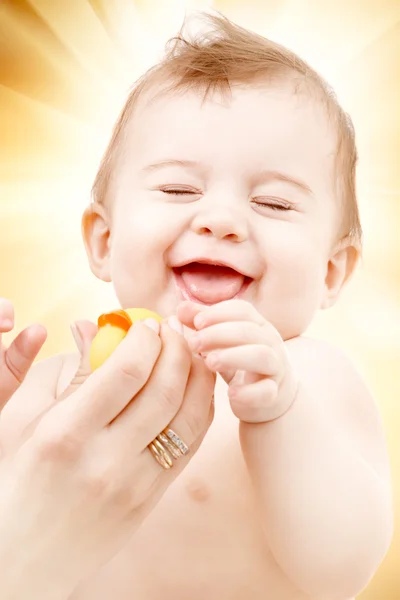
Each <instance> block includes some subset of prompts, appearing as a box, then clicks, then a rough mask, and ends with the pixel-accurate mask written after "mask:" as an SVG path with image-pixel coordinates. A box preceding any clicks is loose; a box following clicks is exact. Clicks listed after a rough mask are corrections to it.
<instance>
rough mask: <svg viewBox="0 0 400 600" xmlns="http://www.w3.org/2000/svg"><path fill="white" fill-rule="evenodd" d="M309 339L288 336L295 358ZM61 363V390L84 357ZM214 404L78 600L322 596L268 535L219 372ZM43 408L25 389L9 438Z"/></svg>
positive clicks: (11, 414) (6, 425)
mask: <svg viewBox="0 0 400 600" xmlns="http://www.w3.org/2000/svg"><path fill="white" fill-rule="evenodd" d="M310 344H315V345H316V347H318V344H319V343H318V342H313V341H312V340H307V339H302V338H298V339H297V340H292V341H291V342H289V343H287V347H288V348H289V351H290V353H291V356H292V359H293V360H294V361H296V360H297V359H296V357H298V356H300V355H301V353H302V351H303V352H304V351H305V350H307V351H309V348H310ZM62 363H63V365H64V366H63V368H62V370H61V371H60V369H59V366H58V368H55V369H54V372H53V373H49V377H53V378H54V377H55V378H56V379H58V384H57V387H58V390H57V393H58V394H60V393H62V392H63V390H64V389H65V388H67V387H68V385H69V382H70V381H71V378H73V376H74V373H75V371H76V368H77V364H78V359H77V357H76V356H70V357H67V358H66V359H64V360H63V361H62ZM58 365H60V362H58ZM297 366H298V368H301V361H299V360H297ZM26 392H27V394H29V390H26ZM23 404H25V405H26V406H27V408H28V410H27V411H25V412H23V411H21V410H20V407H21V406H22V405H23ZM29 404H30V406H29ZM215 406H216V410H215V418H214V422H213V425H212V427H211V428H210V430H209V432H208V434H207V436H206V439H205V440H204V442H203V444H202V446H201V448H200V449H199V451H198V453H197V455H196V456H195V457H194V459H192V461H191V463H190V464H189V465H188V466H187V468H186V469H185V471H184V472H183V473H182V474H181V475H180V477H178V479H177V480H176V481H175V482H174V483H173V484H172V485H171V487H170V488H169V490H168V491H167V492H166V494H165V495H164V497H163V498H162V500H161V501H160V502H159V504H158V505H157V506H156V507H155V508H154V509H153V511H152V512H151V514H150V515H149V516H148V517H147V518H146V520H145V522H144V523H143V525H142V526H141V527H140V529H139V530H138V531H136V533H135V535H133V536H132V538H131V539H130V541H129V542H128V543H127V544H126V545H125V547H123V548H122V549H121V550H120V551H119V552H118V553H117V554H116V555H115V557H114V558H113V559H112V560H111V561H109V562H108V563H107V564H105V565H104V566H103V567H102V568H101V569H100V570H98V571H97V572H96V574H95V575H94V576H93V575H92V576H90V577H88V578H87V579H86V580H84V581H83V582H81V584H80V585H78V586H77V588H76V590H75V592H74V593H73V594H72V596H70V599H71V600H95V599H96V600H99V599H100V600H102V599H103V598H104V600H105V599H107V598H109V597H110V596H113V597H114V598H116V599H118V600H128V599H131V598H132V597H134V598H137V599H138V600H151V599H153V598H155V597H158V596H160V595H162V597H163V598H166V599H167V600H170V599H171V600H172V599H173V598H182V599H184V598H187V597H189V596H190V597H191V598H194V599H195V600H197V599H199V600H200V599H203V598H204V597H207V598H210V599H211V600H212V599H214V598H215V599H216V600H217V599H224V600H225V599H226V600H228V599H229V600H231V599H234V600H235V599H237V600H245V599H247V598H249V597H250V596H251V597H252V598H255V599H258V598H259V599H260V600H261V599H265V598H271V599H273V600H321V599H320V597H317V596H310V595H308V594H306V593H305V592H303V591H301V590H300V589H298V588H297V587H296V585H294V584H293V583H292V582H291V581H290V580H289V579H288V577H287V575H286V574H285V573H284V572H283V570H282V569H281V568H280V567H279V566H278V564H277V562H276V559H275V558H274V556H273V554H272V552H271V550H270V548H269V546H268V543H267V542H266V538H265V535H264V534H263V532H262V528H261V526H260V513H259V512H258V510H257V503H256V498H255V494H254V490H253V487H252V484H251V482H250V478H249V474H248V472H247V469H246V466H245V463H244V460H243V454H242V450H241V447H240V443H239V436H238V421H237V419H236V418H235V417H234V416H233V414H232V411H231V409H230V406H229V401H228V399H227V386H226V384H225V382H223V381H222V379H220V378H219V379H218V381H217V385H216V388H215ZM43 408H46V407H43V406H40V404H36V403H35V404H32V402H31V399H30V398H29V397H28V395H25V394H23V393H20V394H19V395H18V396H17V397H16V401H14V402H12V403H10V404H9V406H8V409H7V410H6V411H4V414H3V421H2V431H3V432H5V439H6V441H7V440H8V443H10V441H11V440H12V438H13V437H14V436H18V435H19V433H20V431H22V430H23V429H24V428H25V426H26V425H27V423H28V422H29V421H30V420H31V419H32V418H35V415H37V414H39V413H40V411H41V410H42V409H43ZM380 452H382V455H381V454H380ZM373 455H374V457H375V458H376V460H377V461H378V462H379V461H380V460H384V453H383V451H382V450H378V448H377V449H376V450H374V451H373ZM193 582H195V585H194V584H193ZM343 600H349V599H348V598H344V597H343Z"/></svg>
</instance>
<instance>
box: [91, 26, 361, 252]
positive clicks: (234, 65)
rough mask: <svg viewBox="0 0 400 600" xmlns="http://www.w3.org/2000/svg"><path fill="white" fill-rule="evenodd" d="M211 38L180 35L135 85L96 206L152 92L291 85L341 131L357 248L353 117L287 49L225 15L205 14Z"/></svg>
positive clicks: (346, 211) (349, 234)
mask: <svg viewBox="0 0 400 600" xmlns="http://www.w3.org/2000/svg"><path fill="white" fill-rule="evenodd" d="M204 20H205V21H206V22H207V24H208V29H207V31H206V33H200V34H197V35H196V36H194V37H193V38H192V39H191V38H190V37H189V36H187V35H185V34H184V30H185V25H186V22H185V23H184V25H183V27H182V29H181V31H180V33H179V34H178V35H177V36H176V37H174V38H172V39H171V40H170V41H169V42H168V44H167V47H166V53H165V56H164V58H163V60H162V61H161V62H160V63H159V64H157V65H155V66H154V67H152V68H151V69H149V70H148V71H147V72H146V73H145V74H144V75H143V76H142V77H141V78H140V79H139V80H138V81H137V82H136V84H135V86H134V87H133V89H132V91H131V93H130V94H129V96H128V99H127V101H126V103H125V106H124V108H123V110H122V112H121V114H120V116H119V118H118V120H117V122H116V124H115V127H114V130H113V133H112V137H111V140H110V142H109V144H108V147H107V149H106V152H105V154H104V156H103V159H102V162H101V165H100V168H99V170H98V173H97V175H96V178H95V181H94V184H93V188H92V197H93V200H94V201H95V202H104V201H105V200H106V198H107V195H108V192H109V188H110V184H111V178H112V174H113V171H114V168H115V164H116V160H117V158H118V151H119V149H120V148H121V146H122V145H123V140H124V136H125V135H126V129H127V127H126V126H127V123H128V122H129V121H130V119H131V118H132V115H133V112H134V109H135V108H136V106H137V104H138V101H139V99H140V98H141V97H142V96H143V94H144V93H145V92H146V91H148V90H149V89H150V88H153V87H157V86H158V87H159V89H160V90H161V91H162V92H164V91H166V90H167V91H168V90H191V89H195V90H200V91H203V93H204V99H206V98H207V96H208V95H209V94H210V93H213V92H220V93H223V94H226V93H229V91H230V89H231V85H232V84H251V83H254V82H256V81H260V80H264V81H265V79H268V80H269V81H273V80H289V81H291V82H292V83H293V84H294V88H295V89H297V90H299V89H300V88H302V89H306V90H307V91H308V92H309V93H313V94H314V95H315V94H316V97H317V98H318V99H319V100H320V101H322V102H323V104H324V107H325V108H326V110H327V115H329V117H330V119H331V120H332V123H333V124H334V127H335V130H336V132H337V152H336V157H335V169H334V177H335V186H336V190H335V191H336V192H337V195H338V196H339V199H340V201H341V203H342V207H343V211H342V212H343V216H342V223H341V227H340V234H339V235H340V238H341V239H346V240H348V241H349V242H350V243H352V244H353V245H354V246H355V247H357V248H358V249H360V248H361V244H362V228H361V224H360V218H359V211H358V205H357V197H356V185H355V175H356V164H357V149H356V143H355V133H354V127H353V124H352V121H351V119H350V117H349V115H348V114H347V113H346V112H345V111H344V110H343V109H342V107H341V106H340V104H339V102H338V101H337V98H336V96H335V94H334V92H333V90H332V88H330V87H329V86H328V85H327V83H326V82H325V80H324V79H323V78H322V77H321V76H320V75H319V74H318V73H317V72H316V71H315V70H314V69H312V68H311V67H310V66H309V65H308V64H307V63H306V62H305V61H304V60H302V59H301V58H300V57H298V56H297V55H296V54H295V53H294V52H292V51H290V50H288V49H287V48H285V47H283V46H281V45H279V44H277V43H275V42H272V41H270V40H268V39H266V38H264V37H262V36H260V35H257V34H256V33H253V32H251V31H248V30H246V29H244V28H242V27H239V26H238V25H236V24H234V23H232V22H231V21H229V20H228V19H227V18H226V17H224V16H222V15H219V14H218V15H209V14H207V15H204Z"/></svg>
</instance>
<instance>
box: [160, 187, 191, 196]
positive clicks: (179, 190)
mask: <svg viewBox="0 0 400 600" xmlns="http://www.w3.org/2000/svg"><path fill="white" fill-rule="evenodd" d="M160 191H161V192H164V194H169V195H171V196H184V195H198V194H200V193H201V192H200V190H194V189H193V188H185V187H164V188H160Z"/></svg>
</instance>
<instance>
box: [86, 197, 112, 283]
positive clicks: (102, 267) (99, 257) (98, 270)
mask: <svg viewBox="0 0 400 600" xmlns="http://www.w3.org/2000/svg"><path fill="white" fill-rule="evenodd" d="M82 236H83V242H84V245H85V249H86V254H87V256H88V259H89V265H90V268H91V270H92V273H93V274H94V275H96V277H98V278H99V279H101V280H102V281H107V282H110V281H111V270H110V217H109V214H108V212H107V211H106V209H105V207H104V206H103V205H102V204H99V203H97V202H93V203H91V204H90V205H89V206H88V207H87V209H86V210H85V212H84V213H83V216H82Z"/></svg>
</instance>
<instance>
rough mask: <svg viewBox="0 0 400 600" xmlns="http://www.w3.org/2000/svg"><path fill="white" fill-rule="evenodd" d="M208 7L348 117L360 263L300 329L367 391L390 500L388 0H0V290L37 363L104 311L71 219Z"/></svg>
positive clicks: (399, 453)
mask: <svg viewBox="0 0 400 600" xmlns="http://www.w3.org/2000/svg"><path fill="white" fill-rule="evenodd" d="M208 6H211V7H213V8H216V9H218V10H220V11H222V12H223V13H225V14H226V16H228V17H230V18H231V19H233V20H235V21H237V22H238V23H239V24H241V25H243V26H245V27H248V28H250V29H253V30H255V31H257V32H258V33H261V34H263V35H266V36H267V37H270V38H272V39H274V40H276V41H278V42H281V43H283V44H285V45H287V46H289V47H290V48H292V49H293V50H295V51H296V52H298V53H299V54H300V55H301V56H302V57H303V58H305V59H306V60H308V61H309V62H311V64H312V65H313V66H315V67H316V68H317V69H319V70H320V72H321V73H322V74H323V75H324V76H325V77H326V78H327V79H328V80H329V81H330V83H331V84H332V85H333V86H334V87H335V89H336V91H337V93H338V96H339V99H340V100H341V102H342V104H343V105H344V107H345V108H346V109H347V110H348V111H349V112H350V114H351V115H352V117H353V119H354V122H355V126H356V130H357V134H358V146H359V152H360V166H359V172H358V189H359V201H360V209H361V216H362V222H363V227H364V232H365V251H364V261H363V264H362V266H361V268H360V269H359V271H358V274H357V276H356V277H355V279H354V280H353V282H352V283H351V285H350V286H349V287H348V289H347V290H346V292H345V293H344V295H343V297H342V299H341V302H340V303H339V305H338V306H337V307H336V308H334V309H332V310H330V311H328V312H325V313H321V314H320V315H319V316H318V318H317V320H316V321H315V323H314V324H313V326H312V328H311V333H312V334H314V335H316V336H318V337H320V336H324V337H327V338H329V339H330V340H332V341H333V342H335V343H338V344H339V345H340V346H341V347H342V348H344V349H345V350H346V351H347V352H348V354H349V355H350V356H351V357H352V358H353V360H354V361H355V362H356V364H357V365H358V367H359V369H360V370H361V371H362V373H363V374H364V376H365V378H366V380H367V382H368V383H369V385H370V387H371V388H372V390H373V392H374V393H375V396H376V399H377V402H378V404H379V406H380V409H381V412H382V415H383V419H384V424H385V428H386V431H387V437H388V443H389V446H390V452H391V457H392V467H393V475H394V484H395V490H394V491H395V506H396V508H398V507H399V505H400V436H398V435H397V427H400V404H399V399H400V384H399V372H400V241H399V236H398V235H396V234H397V230H398V228H399V226H400V161H399V155H400V117H399V115H400V111H399V107H400V0H370V1H369V3H368V5H367V3H365V2H363V1H362V0H345V1H344V0H258V1H256V0H253V1H250V0H215V1H214V2H206V1H192V2H190V1H184V0H90V1H89V0H1V2H0V260H1V268H0V296H5V297H8V298H10V299H12V300H13V302H14V304H15V308H16V315H17V329H18V330H20V329H21V328H22V327H24V326H25V325H26V324H28V323H30V322H33V321H39V322H41V323H43V324H44V325H46V327H47V328H48V331H49V339H48V342H47V344H46V346H45V348H44V350H43V351H42V353H41V357H42V358H44V357H46V356H48V355H51V354H53V353H56V352H60V351H65V350H72V349H73V342H72V338H71V336H70V333H69V327H68V326H69V323H70V322H72V320H73V319H76V318H82V317H87V318H91V319H93V320H95V319H96V317H97V315H98V314H99V313H101V312H104V311H105V310H108V309H109V308H113V307H114V306H115V300H114V296H113V294H112V291H111V290H110V289H109V287H108V286H106V284H102V283H100V282H98V281H96V280H94V278H93V276H92V275H91V274H90V272H89V269H88V267H87V265H86V261H85V255H84V251H83V246H82V243H81V240H80V223H79V220H80V214H81V212H82V210H83V208H84V206H85V204H86V203H87V202H88V200H89V189H90V185H91V182H92V179H93V176H94V173H95V169H96V166H97V164H98V162H99V159H100V156H101V154H102V152H103V149H104V147H105V144H106V141H107V139H108V136H109V133H110V128H111V126H112V123H113V121H114V120H115V117H116V115H117V113H118V111H119V109H120V106H121V103H122V102H123V99H124V98H125V96H126V92H127V90H128V88H129V87H130V86H131V84H132V83H133V81H134V80H135V79H136V77H137V76H138V75H139V74H141V72H142V71H143V70H144V69H145V68H147V67H148V66H150V65H151V64H152V63H153V62H154V61H155V60H157V58H158V57H159V56H160V55H161V53H162V51H163V46H164V44H165V42H166V41H167V39H168V38H169V37H171V36H172V35H173V34H175V33H176V31H177V30H178V29H179V27H180V25H181V23H182V20H183V16H184V13H185V10H187V9H192V8H206V7H208ZM6 341H7V338H6ZM399 559H400V534H399V533H397V534H396V536H395V539H394V541H393V545H392V548H391V551H390V553H389V555H388V556H387V558H386V560H385V561H384V563H383V564H382V566H381V568H380V570H379V572H378V574H377V575H376V577H375V578H374V580H373V581H372V582H371V584H370V586H369V587H368V589H367V590H366V591H365V592H364V593H363V594H362V595H361V596H360V599H361V600H395V599H398V598H400V570H399V568H398V565H399Z"/></svg>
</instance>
